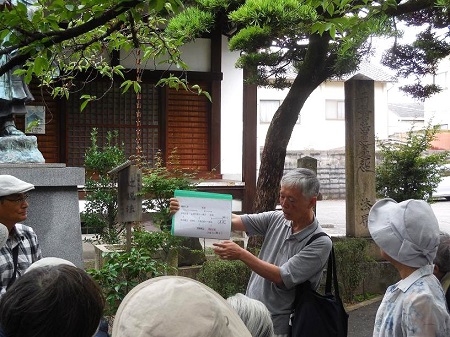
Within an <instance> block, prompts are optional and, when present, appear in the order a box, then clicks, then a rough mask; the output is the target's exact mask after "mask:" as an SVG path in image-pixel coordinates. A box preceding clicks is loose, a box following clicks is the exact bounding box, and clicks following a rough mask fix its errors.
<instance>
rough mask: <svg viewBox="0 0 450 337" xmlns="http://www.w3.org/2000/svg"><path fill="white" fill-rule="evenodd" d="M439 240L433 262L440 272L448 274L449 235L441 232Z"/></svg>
mask: <svg viewBox="0 0 450 337" xmlns="http://www.w3.org/2000/svg"><path fill="white" fill-rule="evenodd" d="M439 240H440V242H439V246H438V249H437V253H436V257H435V258H434V261H433V262H434V264H435V265H437V266H438V267H439V271H440V272H442V273H448V272H450V235H449V234H447V233H444V232H441V234H440V235H439Z"/></svg>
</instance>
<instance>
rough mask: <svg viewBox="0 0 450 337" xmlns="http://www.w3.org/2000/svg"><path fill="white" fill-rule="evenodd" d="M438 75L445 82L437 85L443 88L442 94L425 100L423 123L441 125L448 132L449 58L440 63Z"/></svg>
mask: <svg viewBox="0 0 450 337" xmlns="http://www.w3.org/2000/svg"><path fill="white" fill-rule="evenodd" d="M438 73H440V74H441V76H443V77H444V78H445V79H446V81H445V83H439V84H440V85H442V87H443V90H442V92H440V93H438V94H436V95H434V96H432V97H431V98H429V99H427V100H425V102H424V109H425V123H428V122H429V121H432V124H441V125H442V128H443V129H446V130H450V104H448V98H449V95H450V58H446V59H445V60H443V61H442V62H441V63H440V65H439V69H438ZM441 78H442V77H441ZM432 81H433V79H432V78H431V77H428V78H427V83H432Z"/></svg>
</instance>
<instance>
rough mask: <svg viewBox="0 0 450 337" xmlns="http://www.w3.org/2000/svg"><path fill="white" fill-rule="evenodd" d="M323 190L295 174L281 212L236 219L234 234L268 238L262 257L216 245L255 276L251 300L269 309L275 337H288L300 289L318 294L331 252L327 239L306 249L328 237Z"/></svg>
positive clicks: (285, 187) (289, 176)
mask: <svg viewBox="0 0 450 337" xmlns="http://www.w3.org/2000/svg"><path fill="white" fill-rule="evenodd" d="M319 188H320V183H319V180H318V179H317V176H316V174H315V173H314V172H313V171H311V170H309V169H305V168H300V169H295V170H291V171H289V172H288V173H286V174H285V175H284V176H283V178H282V179H281V188H280V205H281V211H270V212H263V213H259V214H244V215H236V214H233V215H232V218H231V228H232V229H233V230H239V231H246V232H247V234H248V235H250V236H251V235H257V234H259V235H262V236H264V243H263V245H262V248H261V252H260V253H259V256H258V257H256V256H254V255H253V254H252V253H251V252H249V251H248V250H246V249H244V248H242V247H240V246H239V245H237V244H236V243H234V242H232V241H228V240H227V241H223V242H221V243H217V244H214V245H215V246H216V247H215V253H216V254H217V255H219V256H220V258H222V259H227V260H241V261H242V262H244V263H245V264H246V265H247V266H248V267H249V268H250V269H251V270H252V275H251V277H250V281H249V283H248V286H247V291H246V295H247V296H248V297H250V298H253V299H255V300H259V301H261V302H262V303H264V304H265V305H266V306H267V309H269V312H270V314H271V315H272V321H273V327H274V332H275V336H280V337H281V336H283V337H284V336H286V337H287V336H288V335H289V333H290V329H291V328H290V326H289V318H290V314H291V312H292V309H293V304H294V300H295V288H296V286H297V285H299V284H301V283H303V282H305V281H310V282H311V285H312V287H313V289H317V287H318V286H319V282H320V278H321V276H322V272H323V269H324V267H325V264H326V263H327V261H328V256H329V254H330V251H331V246H332V242H331V239H330V238H329V237H328V236H321V237H319V238H318V239H316V240H314V241H313V242H312V243H311V244H310V245H308V246H306V247H305V245H306V243H307V242H308V240H309V239H310V238H311V237H312V236H313V235H314V234H316V233H319V232H322V231H323V230H322V228H321V227H320V225H319V223H318V221H317V219H316V216H315V214H314V206H315V205H316V201H317V196H318V195H319ZM179 207H180V205H179V204H178V201H177V200H176V199H171V204H170V209H171V212H172V213H174V212H176V211H177V210H178V208H179ZM181 207H182V205H181Z"/></svg>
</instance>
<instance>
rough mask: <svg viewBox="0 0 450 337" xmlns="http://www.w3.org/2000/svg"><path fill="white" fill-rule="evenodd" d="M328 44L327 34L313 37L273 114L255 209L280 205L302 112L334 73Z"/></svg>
mask: <svg viewBox="0 0 450 337" xmlns="http://www.w3.org/2000/svg"><path fill="white" fill-rule="evenodd" d="M328 43H329V37H327V36H325V34H324V35H323V36H318V35H315V36H312V37H311V39H310V47H309V50H308V54H307V55H306V57H305V60H304V62H303V64H302V66H301V67H300V68H299V71H298V73H297V77H296V78H295V80H294V82H293V83H292V86H291V88H290V90H289V92H288V94H287V96H286V98H285V99H284V101H283V103H282V104H281V105H280V107H279V108H278V110H277V111H276V113H275V115H274V116H273V119H272V122H271V123H270V126H269V129H268V131H267V135H266V141H265V144H264V149H263V152H262V155H261V166H260V170H259V176H258V183H257V188H256V200H255V212H264V211H269V210H273V209H275V207H276V205H277V201H278V195H279V189H280V180H281V177H282V176H283V171H284V162H285V158H286V149H287V145H288V143H289V140H290V138H291V134H292V130H293V129H294V126H295V124H296V122H297V119H298V115H299V113H300V111H301V109H302V107H303V105H304V104H305V101H306V100H307V98H308V97H309V96H310V95H311V93H312V92H313V91H314V89H316V88H317V87H318V86H319V85H320V84H321V83H322V82H323V81H325V80H326V79H327V78H328V77H329V76H330V75H331V74H332V68H331V67H330V66H329V65H330V63H332V62H333V56H332V55H331V56H330V55H327V53H329V50H328Z"/></svg>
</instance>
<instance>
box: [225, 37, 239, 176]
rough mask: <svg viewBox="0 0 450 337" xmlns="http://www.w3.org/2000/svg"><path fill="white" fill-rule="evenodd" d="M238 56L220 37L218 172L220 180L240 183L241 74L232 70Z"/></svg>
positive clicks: (226, 41)
mask: <svg viewBox="0 0 450 337" xmlns="http://www.w3.org/2000/svg"><path fill="white" fill-rule="evenodd" d="M238 57H239V52H231V51H229V49H228V38H227V37H225V36H222V73H223V80H222V100H221V118H222V119H221V137H220V138H221V140H220V143H221V145H220V146H221V171H222V177H223V179H231V180H238V181H242V122H243V119H242V110H243V106H242V104H243V92H242V90H243V72H242V69H237V68H236V67H235V63H236V60H237V59H238Z"/></svg>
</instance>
